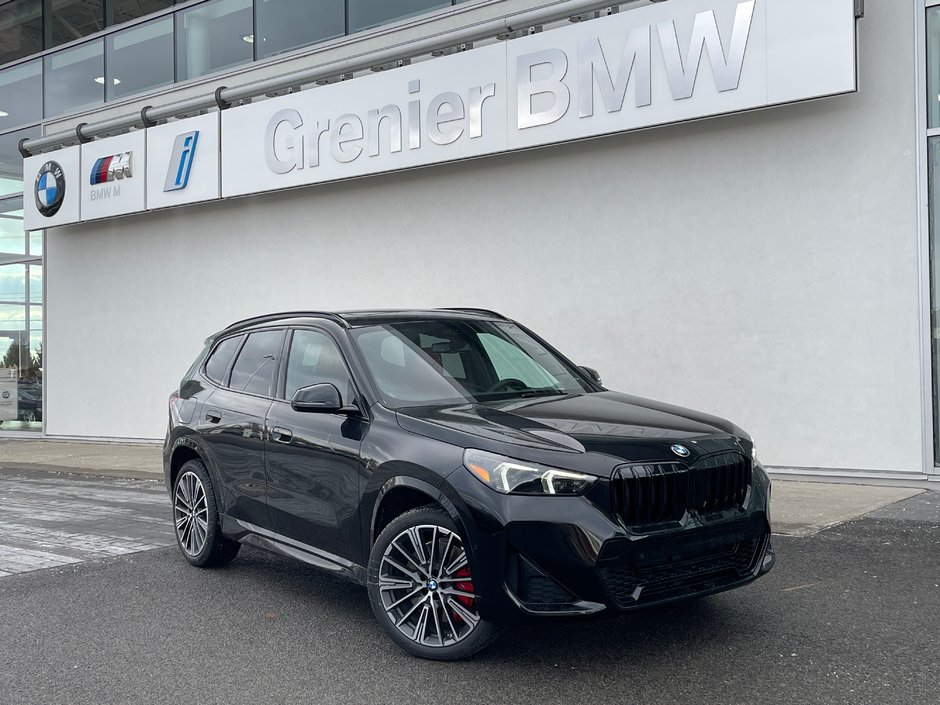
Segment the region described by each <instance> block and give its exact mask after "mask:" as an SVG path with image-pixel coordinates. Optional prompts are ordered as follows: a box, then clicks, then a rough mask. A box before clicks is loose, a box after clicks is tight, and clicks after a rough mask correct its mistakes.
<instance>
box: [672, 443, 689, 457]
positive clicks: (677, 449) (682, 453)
mask: <svg viewBox="0 0 940 705" xmlns="http://www.w3.org/2000/svg"><path fill="white" fill-rule="evenodd" d="M670 450H672V452H673V453H675V454H676V455H678V456H679V457H680V458H688V457H689V449H688V448H686V447H685V446H683V445H679V444H678V443H676V444H675V445H674V446H673V447H672V448H671V449H670Z"/></svg>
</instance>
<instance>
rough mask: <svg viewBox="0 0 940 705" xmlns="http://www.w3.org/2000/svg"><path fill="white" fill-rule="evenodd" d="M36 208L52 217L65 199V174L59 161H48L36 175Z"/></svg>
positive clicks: (46, 215)
mask: <svg viewBox="0 0 940 705" xmlns="http://www.w3.org/2000/svg"><path fill="white" fill-rule="evenodd" d="M34 192H35V195H36V209H37V210H38V211H39V213H40V215H43V216H45V217H46V218H51V217H52V216H54V215H55V214H56V213H58V212H59V208H61V207H62V201H63V200H64V199H65V174H64V172H63V171H62V167H61V166H59V163H58V162H46V163H45V164H43V165H42V168H41V169H40V170H39V174H37V175H36V186H35V189H34Z"/></svg>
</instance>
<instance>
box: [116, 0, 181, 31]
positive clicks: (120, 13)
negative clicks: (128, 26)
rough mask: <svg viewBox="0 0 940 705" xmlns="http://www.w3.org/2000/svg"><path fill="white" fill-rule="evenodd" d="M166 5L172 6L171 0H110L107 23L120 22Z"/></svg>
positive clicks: (166, 6)
mask: <svg viewBox="0 0 940 705" xmlns="http://www.w3.org/2000/svg"><path fill="white" fill-rule="evenodd" d="M168 7H173V0H110V2H108V24H109V25H114V24H121V23H122V22H127V21H128V20H135V19H137V18H138V17H144V16H145V15H149V14H150V13H151V12H158V11H160V10H164V9H166V8H168Z"/></svg>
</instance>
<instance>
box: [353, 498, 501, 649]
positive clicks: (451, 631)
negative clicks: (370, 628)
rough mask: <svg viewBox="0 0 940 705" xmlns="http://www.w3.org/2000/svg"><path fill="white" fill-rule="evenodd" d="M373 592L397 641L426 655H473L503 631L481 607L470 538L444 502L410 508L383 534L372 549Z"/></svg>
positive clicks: (384, 624) (378, 615) (377, 611)
mask: <svg viewBox="0 0 940 705" xmlns="http://www.w3.org/2000/svg"><path fill="white" fill-rule="evenodd" d="M369 600H370V602H371V603H372V611H373V613H374V614H375V618H376V619H377V620H378V621H379V624H380V625H381V626H382V628H383V629H384V630H385V632H386V633H387V634H388V635H389V637H391V639H392V641H394V642H395V643H396V644H398V645H399V646H400V647H402V648H403V649H404V650H405V651H407V652H409V653H411V654H413V655H415V656H420V657H421V658H427V659H434V660H439V661H457V660H460V659H465V658H469V657H470V656H472V655H473V654H475V653H477V652H478V651H480V650H481V649H483V648H485V647H487V646H489V645H490V644H491V643H492V642H493V640H494V639H495V638H496V636H497V630H496V627H495V626H494V625H493V624H491V623H489V622H486V621H484V620H483V619H481V618H480V614H479V612H477V609H476V594H475V593H474V591H473V577H472V576H471V574H470V566H469V563H468V561H467V554H466V551H465V550H464V540H463V538H462V537H461V535H460V533H459V530H458V528H457V526H456V524H455V523H454V522H453V520H452V519H451V518H450V517H449V516H448V515H447V514H446V513H445V512H444V511H443V510H441V509H439V508H438V507H434V506H426V507H419V508H417V509H412V510H411V511H409V512H406V513H404V514H402V515H401V516H399V517H398V518H396V519H394V520H393V521H392V522H391V523H390V524H389V525H388V526H386V527H385V529H384V530H383V531H382V533H381V534H380V535H379V538H378V539H377V540H376V542H375V545H374V546H373V547H372V552H371V554H370V557H369Z"/></svg>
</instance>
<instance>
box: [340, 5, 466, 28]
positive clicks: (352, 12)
mask: <svg viewBox="0 0 940 705" xmlns="http://www.w3.org/2000/svg"><path fill="white" fill-rule="evenodd" d="M448 6H450V0H447V1H446V2H440V0H397V1H396V2H388V0H349V31H350V32H358V31H359V30H361V29H368V28H369V27H375V26H376V25H380V24H383V23H385V22H391V21H393V20H397V19H402V18H404V17H410V16H411V15H419V14H421V13H422V12H428V11H430V10H436V9H438V8H441V7H448Z"/></svg>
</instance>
